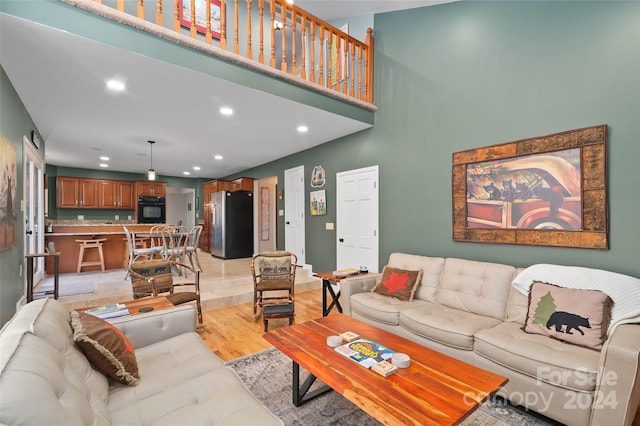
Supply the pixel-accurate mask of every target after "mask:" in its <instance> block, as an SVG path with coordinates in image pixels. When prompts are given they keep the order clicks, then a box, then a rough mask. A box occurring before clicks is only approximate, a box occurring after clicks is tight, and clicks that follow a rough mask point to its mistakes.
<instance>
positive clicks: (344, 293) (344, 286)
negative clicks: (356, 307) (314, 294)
mask: <svg viewBox="0 0 640 426" xmlns="http://www.w3.org/2000/svg"><path fill="white" fill-rule="evenodd" d="M380 277H382V274H377V273H376V274H366V275H362V276H355V277H351V278H345V279H342V280H340V304H341V305H342V312H343V313H344V314H346V315H349V316H351V295H352V294H356V293H364V292H367V291H371V289H372V288H373V287H374V286H375V285H376V284H377V282H378V281H379V280H380Z"/></svg>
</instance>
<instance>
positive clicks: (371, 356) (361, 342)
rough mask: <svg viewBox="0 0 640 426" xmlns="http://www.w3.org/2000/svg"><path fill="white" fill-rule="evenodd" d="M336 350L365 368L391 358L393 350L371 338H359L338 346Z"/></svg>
mask: <svg viewBox="0 0 640 426" xmlns="http://www.w3.org/2000/svg"><path fill="white" fill-rule="evenodd" d="M336 352H338V353H339V354H341V355H344V356H346V357H347V358H349V359H350V360H352V361H355V362H357V363H358V364H360V365H362V366H363V367H365V368H371V367H372V366H373V365H375V364H377V363H379V362H381V361H386V360H389V359H391V355H393V351H392V350H391V349H389V348H387V347H386V346H383V345H381V344H380V343H376V342H374V341H372V340H369V339H358V340H354V341H353V342H350V343H347V344H345V345H342V346H338V347H337V348H336Z"/></svg>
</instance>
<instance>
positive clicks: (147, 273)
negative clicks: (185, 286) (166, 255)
mask: <svg viewBox="0 0 640 426" xmlns="http://www.w3.org/2000/svg"><path fill="white" fill-rule="evenodd" d="M131 270H132V271H133V272H135V273H136V274H139V275H141V276H143V277H145V278H149V277H153V285H152V284H151V282H149V280H148V279H145V278H140V277H139V276H136V275H135V274H131V286H132V288H133V294H134V296H148V295H151V294H153V287H155V289H156V291H157V292H158V293H163V292H166V291H169V290H170V289H171V286H172V285H173V274H172V271H171V264H170V263H169V262H167V261H165V260H141V261H139V262H134V263H132V264H131Z"/></svg>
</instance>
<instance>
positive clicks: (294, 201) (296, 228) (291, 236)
mask: <svg viewBox="0 0 640 426" xmlns="http://www.w3.org/2000/svg"><path fill="white" fill-rule="evenodd" d="M304 207H305V202H304V166H298V167H294V168H293V169H289V170H285V171H284V226H285V228H284V239H285V250H287V251H289V252H291V253H294V254H295V255H296V256H298V264H299V265H304V264H306V258H305V226H304Z"/></svg>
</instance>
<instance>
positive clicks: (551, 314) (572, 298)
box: [522, 281, 613, 351]
mask: <svg viewBox="0 0 640 426" xmlns="http://www.w3.org/2000/svg"><path fill="white" fill-rule="evenodd" d="M612 307H613V301H612V300H611V298H610V297H609V296H608V295H606V294H605V293H603V292H601V291H599V290H581V289H574V288H565V287H559V286H557V285H554V284H548V283H543V282H539V281H536V282H534V283H533V284H532V285H531V289H530V290H529V304H528V308H527V319H526V321H525V324H524V327H523V328H522V329H523V330H524V331H525V332H527V333H533V334H542V335H544V336H549V337H553V338H555V339H558V340H562V341H565V342H568V343H573V344H574V345H578V346H584V347H586V348H589V349H594V350H597V351H599V350H600V349H602V345H603V343H604V341H605V340H606V339H607V329H608V328H609V321H610V320H611V308H612Z"/></svg>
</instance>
